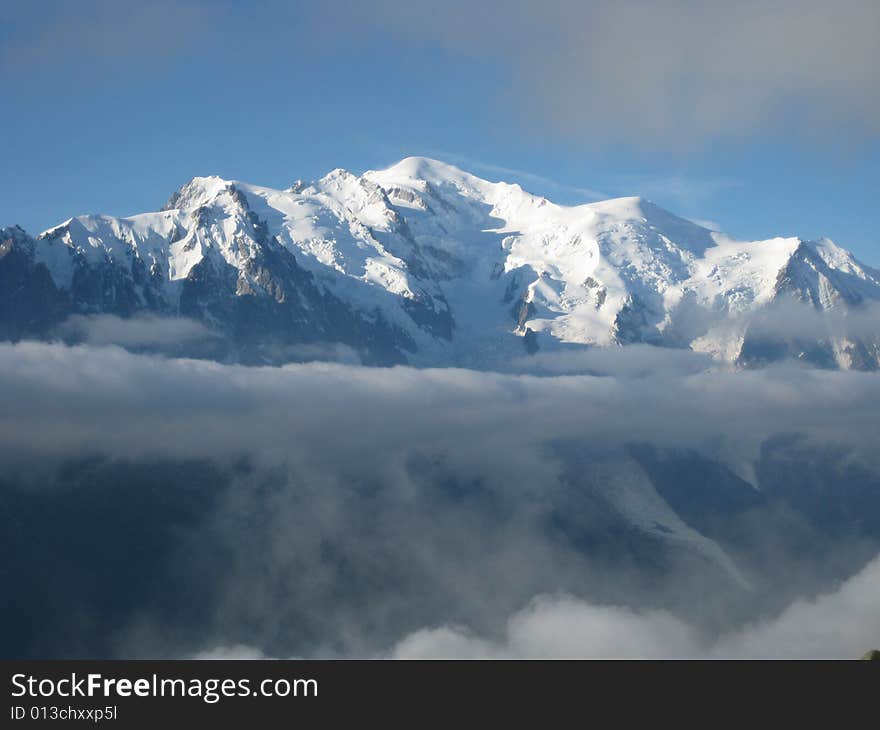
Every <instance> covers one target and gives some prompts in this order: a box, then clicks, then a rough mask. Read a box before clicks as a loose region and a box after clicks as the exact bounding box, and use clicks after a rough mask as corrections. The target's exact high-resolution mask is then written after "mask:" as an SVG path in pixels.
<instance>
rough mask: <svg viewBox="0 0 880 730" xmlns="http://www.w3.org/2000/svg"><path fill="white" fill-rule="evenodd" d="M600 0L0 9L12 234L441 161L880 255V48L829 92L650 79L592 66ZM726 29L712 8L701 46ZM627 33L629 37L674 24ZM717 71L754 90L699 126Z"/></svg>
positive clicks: (651, 52) (757, 83) (666, 74)
mask: <svg viewBox="0 0 880 730" xmlns="http://www.w3.org/2000/svg"><path fill="white" fill-rule="evenodd" d="M783 4H784V3H783ZM599 5H601V6H602V7H604V8H605V10H604V11H602V12H605V15H601V16H590V17H589V18H586V19H584V18H583V17H581V16H580V15H578V14H579V13H581V12H582V11H581V10H580V9H578V8H577V4H569V3H565V2H560V3H553V2H551V3H549V4H547V5H546V6H539V5H538V4H535V3H532V4H528V3H526V4H522V3H518V2H514V3H513V6H516V10H515V12H508V7H509V6H506V5H505V4H501V3H486V4H485V7H484V8H482V10H481V11H474V10H473V9H470V10H469V9H468V8H469V6H468V5H465V4H459V3H457V2H451V3H449V4H448V7H445V8H444V9H443V10H442V12H441V11H437V9H436V8H432V7H431V5H430V4H422V3H419V2H415V3H413V4H412V6H411V7H410V9H409V11H408V13H404V14H403V17H401V13H400V12H397V11H396V10H395V9H394V5H393V4H387V3H383V2H379V3H376V4H375V6H371V8H370V11H369V13H368V15H366V16H365V15H364V13H365V11H364V9H363V4H360V5H358V4H356V3H347V2H328V3H325V4H324V5H322V6H321V8H320V9H318V10H316V9H315V6H314V5H311V4H310V5H306V4H300V3H296V2H287V3H284V2H274V1H269V2H258V3H249V4H244V3H236V2H231V1H229V2H227V1H223V0H218V2H211V3H208V2H201V1H198V2H197V1H194V0H193V1H191V0H182V1H181V2H177V3H171V2H166V1H165V0H157V1H156V2H154V3H150V4H146V3H129V2H117V3H109V2H93V1H91V0H84V1H83V2H80V3H64V2H47V1H43V0H35V1H34V2H9V1H8V0H0V91H2V99H3V112H2V117H0V131H2V134H0V159H2V160H3V161H4V163H5V164H4V169H5V173H6V174H5V175H3V177H2V181H0V225H10V224H13V223H18V224H20V225H22V226H23V227H24V228H26V229H27V230H29V231H31V232H33V233H36V232H39V231H42V230H44V229H45V228H47V227H49V226H51V225H54V224H56V223H59V222H61V221H62V220H64V219H66V218H68V217H70V216H72V215H76V214H80V213H97V212H100V213H108V214H112V215H127V214H132V213H137V212H142V211H147V210H155V209H157V208H158V207H160V206H161V205H162V204H163V203H164V202H165V201H166V200H167V198H168V197H169V196H170V194H171V193H172V192H173V191H174V190H175V189H177V188H178V187H179V186H180V185H182V184H183V183H184V182H186V181H187V180H188V179H189V178H191V177H193V176H194V175H207V174H217V175H221V176H223V177H228V178H236V179H241V180H246V181H249V182H254V183H258V184H262V185H269V186H273V187H284V186H288V185H290V183H291V182H292V181H293V180H295V179H297V178H304V179H311V178H315V177H320V176H321V175H323V174H324V173H326V172H327V171H328V170H330V169H331V168H334V167H345V168H348V169H350V170H353V171H355V172H360V171H363V170H366V169H369V168H375V167H384V166H387V165H389V164H391V163H393V162H395V161H396V160H398V159H400V158H402V157H405V156H407V155H426V156H430V157H437V158H440V159H443V160H445V161H447V162H450V163H453V164H457V165H459V166H460V167H463V168H465V169H468V170H469V171H471V172H474V173H475V174H479V175H481V176H484V177H487V178H490V179H505V180H509V181H516V182H520V183H521V184H522V185H523V187H525V188H526V189H529V190H531V191H532V192H536V193H540V194H544V195H546V196H547V197H549V198H551V199H553V200H555V201H558V202H562V203H575V202H583V201H586V200H591V199H595V198H596V197H598V196H606V197H616V196H623V195H636V194H640V195H644V196H645V197H648V198H650V199H651V200H653V201H654V202H656V203H658V204H660V205H662V206H664V207H667V208H669V209H671V210H672V211H674V212H676V213H679V214H681V215H685V216H688V217H691V218H694V219H698V220H705V221H711V222H714V223H715V224H717V225H719V226H720V227H721V228H722V229H723V230H725V231H727V232H729V233H731V234H732V235H735V236H739V237H744V238H765V237H770V236H774V235H800V236H803V237H818V236H822V235H825V236H829V237H831V238H833V239H834V240H835V241H837V242H838V243H839V244H841V245H843V246H845V247H847V248H850V249H851V250H853V251H854V252H855V253H856V255H857V256H859V257H860V258H861V259H862V260H863V261H865V262H866V263H868V264H871V265H874V266H878V265H880V228H878V225H877V221H876V220H875V218H876V216H875V210H876V208H877V205H876V201H877V200H878V193H880V182H878V174H877V173H878V170H880V142H878V134H877V130H878V128H880V125H878V123H877V121H878V118H880V114H878V112H877V110H876V109H875V108H873V107H872V106H870V105H868V104H867V103H862V101H861V97H860V95H859V88H860V85H861V87H863V89H862V90H863V92H864V94H865V95H875V96H876V88H877V87H874V88H868V87H867V85H868V84H870V83H871V82H872V81H873V80H874V78H873V76H871V74H872V73H874V72H873V71H870V70H866V69H865V68H864V66H865V65H866V64H867V62H868V61H870V60H871V58H870V54H871V53H874V54H875V55H876V56H880V52H877V51H876V50H873V48H872V47H870V46H868V45H865V49H864V52H863V53H862V55H859V54H858V53H856V52H855V51H854V52H853V53H851V54H849V55H848V56H846V58H844V60H843V61H841V60H840V58H839V57H840V54H837V56H836V57H833V56H834V54H835V49H834V48H833V47H831V48H829V47H825V48H823V49H821V54H822V58H823V59H830V60H827V64H831V63H832V62H834V63H837V64H840V65H841V67H840V68H837V67H833V68H832V67H831V66H830V65H827V66H826V65H823V64H826V61H824V60H821V59H820V61H818V62H817V64H819V65H817V67H816V68H815V69H814V70H813V71H812V72H811V73H812V76H811V77H810V78H815V79H820V80H822V83H818V82H817V84H816V86H815V88H813V87H812V86H810V82H809V81H808V82H804V81H803V79H802V78H801V77H795V76H794V74H793V73H791V72H789V71H787V70H786V69H784V68H783V69H782V71H778V73H777V72H774V73H770V72H767V73H765V71H764V70H763V69H767V68H769V67H770V66H771V65H772V64H771V61H772V63H776V61H775V60H772V59H765V60H764V62H763V65H762V66H760V67H757V70H755V69H750V68H742V63H741V62H739V61H737V62H736V64H734V65H731V66H722V65H719V66H717V67H716V66H712V65H711V63H710V64H708V66H707V64H701V62H700V55H699V54H700V53H704V54H706V53H712V50H711V49H712V44H711V43H708V44H707V45H706V46H705V49H708V50H705V49H704V48H703V47H702V46H700V47H694V48H691V49H690V50H689V53H690V54H691V57H695V58H696V60H694V61H693V62H691V61H688V63H693V68H695V69H700V68H701V67H707V68H708V69H709V70H708V71H707V72H706V74H704V75H703V76H699V75H695V77H694V78H691V77H690V76H689V75H688V74H685V75H684V76H686V77H687V78H686V81H687V84H692V87H689V86H687V84H684V82H682V84H684V85H682V84H679V83H678V82H677V81H676V85H675V86H674V87H673V86H672V85H670V86H669V88H668V89H666V88H665V87H663V84H662V83H659V84H658V82H657V79H658V78H659V79H660V80H661V81H663V80H665V79H667V78H671V77H672V76H673V75H674V74H678V75H677V76H676V78H677V79H678V78H683V76H682V71H681V69H682V68H685V69H690V68H691V66H682V65H681V63H680V62H679V61H678V60H676V59H673V58H671V57H664V55H663V52H662V51H660V52H659V54H658V51H657V49H658V48H661V49H662V48H665V47H666V46H665V45H658V46H656V47H655V46H653V45H652V44H651V42H650V41H645V40H640V41H639V43H637V44H635V45H633V47H631V48H628V49H624V50H625V51H626V52H627V53H628V54H629V55H628V56H627V58H630V59H633V58H635V60H636V61H635V62H633V63H632V64H630V65H631V66H632V69H629V68H628V65H627V64H628V62H626V60H625V59H624V60H623V61H622V60H621V57H620V56H618V54H616V53H608V52H603V51H601V49H599V50H594V51H591V53H594V54H599V53H604V55H594V56H591V57H584V56H583V55H579V54H583V53H584V51H581V50H580V49H581V48H582V47H583V45H584V44H588V45H589V41H590V39H591V37H590V35H589V34H590V33H591V32H594V31H591V30H590V28H595V27H596V26H597V25H601V24H602V23H603V22H606V21H607V22H608V23H612V21H613V22H614V23H616V24H617V25H613V27H618V26H619V25H620V20H619V18H616V17H615V18H612V20H608V17H610V16H609V15H608V14H609V13H611V12H612V11H611V10H610V9H609V8H610V6H606V5H605V4H603V3H599V4H597V6H599ZM657 5H663V3H655V4H654V5H652V6H651V7H652V8H653V7H656V6H657ZM743 5H748V3H744V4H743ZM843 5H844V6H846V5H847V4H846V3H844V4H843ZM542 7H543V8H544V10H541V8H542ZM633 7H634V10H633V12H634V13H636V11H638V10H640V9H641V10H642V11H643V12H648V11H647V10H645V8H647V7H648V6H646V5H644V4H640V3H638V2H634V3H633ZM693 7H694V6H693V5H691V4H689V3H687V2H685V1H684V0H683V2H671V3H669V7H668V8H667V10H668V12H669V13H673V12H677V13H679V16H678V17H682V18H687V17H690V16H687V15H686V14H685V15H682V13H683V12H684V11H687V10H688V9H693ZM793 7H794V6H793ZM817 7H819V6H817ZM547 8H549V9H547ZM600 10H601V8H600ZM483 11H485V12H483ZM594 12H599V11H598V10H596V11H594ZM652 12H653V10H652ZM719 12H721V11H719ZM840 12H843V13H844V14H845V13H846V12H850V13H851V14H852V18H851V21H852V26H853V28H856V26H860V25H861V24H863V23H865V22H867V21H869V20H871V19H873V18H874V17H875V15H876V14H874V15H872V14H871V13H872V12H873V11H872V9H871V4H870V3H856V2H854V3H852V7H851V8H848V7H844V8H843V9H842V10H841V11H840ZM536 13H537V14H536ZM859 13H862V14H864V13H867V15H866V16H862V15H859ZM511 16H515V17H513V19H511ZM632 17H636V18H639V17H641V16H640V15H638V14H637V13H636V14H635V15H633V16H632ZM664 17H665V16H664ZM792 17H794V16H792ZM551 20H552V22H551ZM575 20H577V21H579V24H575V22H574V21H575ZM722 20H725V19H724V18H720V19H713V18H711V17H707V16H704V15H703V16H700V17H696V18H695V19H694V20H693V23H694V24H695V25H693V27H692V28H691V30H690V31H689V35H688V36H687V37H690V36H692V35H693V32H692V31H693V30H694V28H695V29H697V30H702V29H703V28H705V29H706V30H707V32H708V31H710V30H711V29H712V28H714V27H716V23H720V22H721V21H722ZM588 21H589V22H588ZM725 22H726V21H725ZM778 22H779V23H780V25H779V29H780V31H784V30H785V28H786V22H787V21H786V19H785V17H782V18H780V19H778ZM627 23H628V25H627V30H626V33H625V36H624V37H627V38H629V37H631V35H632V34H633V33H634V32H636V31H639V32H647V30H646V29H648V26H651V25H653V26H656V22H652V21H651V19H650V18H646V19H645V23H644V26H645V27H644V28H643V27H642V23H641V22H640V21H638V20H636V21H632V20H631V19H628V20H627ZM728 25H729V23H728ZM820 25H821V18H819V20H817V28H816V29H815V30H816V33H817V34H818V35H817V37H819V38H821V37H822V36H821V34H822V32H823V30H822V28H821V27H818V26H820ZM569 26H572V27H574V29H573V30H572V29H571V28H570V27H569ZM609 27H612V26H609ZM718 27H721V26H720V25H719V26H718ZM725 27H726V26H725ZM743 27H744V28H745V30H744V31H743V32H744V33H745V32H748V33H750V34H751V35H752V36H753V35H754V33H755V32H754V30H750V28H752V26H748V24H746V23H743ZM754 27H764V25H755V26H754ZM847 27H849V26H847ZM634 29H635V30H634ZM658 32H659V33H662V32H663V31H662V29H660V30H658ZM668 32H673V31H668ZM801 32H802V33H803V34H809V33H810V32H812V30H811V28H804V29H802V30H801ZM853 32H854V33H855V32H856V31H855V30H854V31H853ZM860 37H861V36H858V35H857V36H856V37H854V39H853V37H850V38H848V39H845V40H846V42H847V43H848V44H849V45H850V46H857V44H858V43H859V42H860ZM780 38H781V40H779V42H780V43H782V44H783V45H784V44H785V43H787V42H788V43H791V44H794V43H795V42H796V39H794V38H791V39H788V40H786V37H785V36H784V35H783V36H780ZM831 40H833V39H831V37H830V36H829V42H830V41H831ZM736 42H738V39H736V38H733V39H732V40H731V43H732V44H734V43H736ZM596 45H597V44H596V43H593V44H592V45H590V47H591V48H595V46H596ZM679 45H681V44H680V43H679ZM617 47H619V46H617ZM767 47H768V48H770V47H771V46H770V44H768V46H767ZM560 49H563V50H560ZM642 49H645V57H644V58H643V59H639V57H638V56H639V53H640V52H641V50H642ZM856 50H858V48H857V49H856ZM845 55H846V54H845ZM785 57H786V56H785V55H780V58H785ZM809 58H812V56H809ZM876 60H878V61H880V59H876ZM664 63H667V64H668V66H667V68H665V69H664V68H662V66H663V64H664ZM779 63H781V64H782V65H783V66H784V64H785V61H784V60H783V61H779ZM798 63H799V64H800V65H803V62H802V61H798ZM639 64H641V65H639ZM846 64H849V65H846ZM878 65H880V63H878ZM653 66H659V67H660V68H659V69H656V70H653V71H651V72H652V73H654V72H655V73H657V74H662V75H659V76H657V77H656V78H655V79H653V80H650V84H648V82H647V81H645V73H648V71H646V70H645V69H646V68H648V67H653ZM599 67H601V75H600V74H599V72H598V71H594V69H596V68H599ZM618 67H621V68H622V70H620V71H616V70H615V69H617V68H618ZM774 68H777V66H774ZM777 70H778V69H777ZM609 74H617V75H615V76H613V84H612V83H611V82H609V81H608V75H609ZM718 79H722V80H723V81H724V83H726V84H729V86H730V88H731V89H738V91H731V93H730V97H731V110H729V111H728V110H724V109H721V110H719V111H718V113H717V114H715V112H714V111H713V113H711V114H703V113H702V112H700V111H699V110H701V109H702V110H705V109H706V108H711V109H713V110H715V109H717V108H718V102H717V98H723V99H726V98H727V96H726V95H725V94H723V93H721V94H720V96H718V97H717V98H716V96H715V94H716V92H718V89H719V83H720V82H719V81H718ZM768 79H769V80H768ZM792 79H794V81H792ZM841 79H845V80H850V79H852V88H849V86H848V85H847V84H848V81H847V82H846V83H844V82H842V81H841ZM762 84H763V85H764V86H762ZM789 85H790V86H791V88H789ZM658 87H661V88H659V90H658ZM756 87H757V88H758V89H759V90H760V92H761V93H760V95H758V94H757V92H754V93H753V91H751V90H753V89H755V88H756ZM765 87H766V88H765ZM691 88H693V94H691V91H690V89H691ZM646 89H647V91H646ZM722 92H723V89H722ZM789 92H791V93H789ZM737 95H739V96H737ZM670 96H674V98H672V99H670V98H669V97H670ZM777 99H783V101H781V102H779V103H777V101H776V100H777ZM667 101H668V102H669V103H668V105H667ZM642 103H643V106H639V104H642ZM713 104H714V106H712V105H713ZM691 108H692V109H693V110H694V113H693V114H690V113H689V110H690V109H691ZM826 109H832V110H833V111H834V113H833V114H830V113H829V114H826V113H825V110H826ZM738 110H751V111H749V112H748V114H745V113H743V114H742V115H740V112H739V111H738ZM740 116H742V124H741V125H740V126H737V125H738V123H739V122H738V118H739V117H740ZM652 119H653V120H656V124H654V123H652V121H651V120H652ZM690 120H695V121H694V123H693V124H692V125H691V124H690ZM804 120H807V121H808V122H809V124H806V123H802V122H803V121H804ZM814 122H815V123H814Z"/></svg>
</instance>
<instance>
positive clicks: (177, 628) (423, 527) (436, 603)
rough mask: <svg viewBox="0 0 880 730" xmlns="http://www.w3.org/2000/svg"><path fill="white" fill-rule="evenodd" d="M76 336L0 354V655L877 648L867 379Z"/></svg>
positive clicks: (877, 492) (632, 360)
mask: <svg viewBox="0 0 880 730" xmlns="http://www.w3.org/2000/svg"><path fill="white" fill-rule="evenodd" d="M84 339H86V341H87V342H90V343H92V344H81V345H76V346H69V345H63V344H58V343H55V344H49V343H39V342H29V341H25V342H19V343H17V344H9V343H6V344H0V396H2V401H3V408H2V410H0V464H2V472H0V489H2V493H3V495H4V500H3V509H2V510H0V521H2V528H3V529H2V531H0V534H2V548H3V554H4V556H6V557H5V558H4V560H3V564H2V565H0V570H2V573H3V580H4V583H5V584H6V585H11V586H15V588H14V590H12V591H11V592H10V600H9V601H6V602H5V604H4V607H3V609H2V612H3V621H4V624H5V625H6V627H7V631H6V632H5V634H6V636H7V639H5V640H4V644H5V647H4V654H6V655H7V656H21V657H39V656H77V657H96V656H102V657H111V656H116V657H121V656H124V657H143V658H146V657H183V656H280V657H287V656H303V657H369V656H401V657H415V656H419V657H427V656H466V657H490V656H502V657H512V656H523V657H538V656H585V657H590V656H634V657H656V656H713V657H714V656H778V657H794V656H822V657H826V656H827V657H838V656H839V657H852V656H857V655H860V654H861V653H863V652H864V651H866V650H867V649H869V648H871V647H872V646H873V645H874V644H876V643H877V641H878V639H877V637H878V634H880V623H878V618H877V616H878V615H880V610H878V609H880V590H878V589H877V585H878V580H877V574H878V564H877V561H876V556H877V555H878V553H880V463H878V459H880V456H878V453H877V449H876V445H877V416H876V414H877V412H878V406H880V377H878V375H877V374H876V373H863V372H853V371H851V372H845V371H827V370H818V369H809V368H805V367H800V366H797V365H793V364H781V365H775V366H772V367H768V368H765V369H761V370H750V371H735V370H733V369H729V368H722V367H718V366H715V365H713V364H712V363H710V362H708V361H706V360H705V359H703V358H701V357H700V356H697V355H693V354H692V353H688V352H686V351H670V350H660V349H658V348H651V347H648V346H633V347H623V348H615V349H610V350H602V351H590V350H585V351H584V352H583V353H581V354H579V355H577V356H572V355H571V354H564V353H560V355H559V356H558V357H555V356H553V355H551V354H546V355H545V354H541V355H540V356H539V357H538V358H535V359H526V358H524V359H523V360H522V361H514V362H511V363H510V366H509V368H508V369H509V372H504V373H502V372H479V371H473V370H464V369H453V368H447V369H416V368H410V367H404V366H398V367H393V368H369V367H363V366H360V365H353V364H345V363H338V362H313V363H305V364H290V365H285V366H282V367H245V366H240V365H225V364H219V363H216V362H212V361H207V360H193V359H177V358H171V357H160V356H158V355H149V354H135V353H132V352H128V351H126V350H123V349H121V348H119V347H117V346H113V345H106V346H105V345H103V344H100V343H101V340H99V339H98V338H97V336H93V337H89V338H84ZM153 339H155V336H154V335H153V334H152V332H151V333H150V341H152V340H153ZM554 358H555V359H554Z"/></svg>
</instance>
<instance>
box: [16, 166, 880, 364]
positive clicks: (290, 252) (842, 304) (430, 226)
mask: <svg viewBox="0 0 880 730" xmlns="http://www.w3.org/2000/svg"><path fill="white" fill-rule="evenodd" d="M878 303H880V271H877V270H875V269H872V268H870V267H868V266H866V265H864V264H862V263H860V262H859V261H858V260H856V259H855V258H854V257H853V255H852V254H851V253H849V252H848V251H846V250H844V249H843V248H841V247H839V246H837V245H836V244H835V243H833V242H832V241H830V240H827V239H820V240H815V241H810V240H803V239H800V238H797V237H788V238H772V239H768V240H763V241H740V240H735V239H734V238H731V237H730V236H727V235H725V234H723V233H719V232H716V231H712V230H709V229H707V228H704V227H702V226H700V225H698V224H696V223H694V222H692V221H689V220H687V219H685V218H681V217H678V216H676V215H674V214H673V213H670V212H668V211H666V210H664V209H662V208H660V207H658V206H657V205H655V204H653V203H651V202H649V201H647V200H645V199H642V198H637V197H631V198H617V199H613V200H606V201H602V202H596V203H588V204H583V205H576V206H563V205H558V204H555V203H553V202H551V201H550V200H548V199H547V198H544V197H541V196H538V195H533V194H531V193H528V192H526V191H525V190H523V189H522V188H521V187H520V186H519V185H517V184H508V183H504V182H489V181H487V180H484V179H481V178H479V177H476V176H474V175H471V174H469V173H467V172H464V171H462V170H460V169H458V168H456V167H453V166H451V165H448V164H445V163H443V162H439V161H436V160H431V159H427V158H421V157H409V158H406V159H404V160H402V161H400V162H398V163H397V164H395V165H392V166H391V167H389V168H387V169H384V170H373V171H368V172H365V173H364V174H362V175H355V174H353V173H351V172H348V171H346V170H343V169H335V170H333V171H331V172H330V173H328V174H327V175H325V176H324V177H322V178H321V179H320V180H317V181H312V182H305V181H301V180H297V181H296V182H294V183H293V184H292V185H291V186H290V187H289V188H287V189H285V190H276V189H272V188H267V187H260V186H257V185H251V184H247V183H243V182H239V181H231V180H224V179H221V178H219V177H196V178H193V179H192V180H191V181H189V182H188V183H186V184H185V185H184V186H183V187H182V188H180V189H179V190H178V191H177V192H175V193H174V194H173V195H172V196H171V198H170V200H169V201H168V202H167V204H166V205H165V206H164V207H162V208H161V210H159V211H157V212H151V213H143V214H140V215H133V216H130V217H121V218H117V217H111V216H106V215H83V216H78V217H75V218H71V219H69V220H67V221H64V222H63V223H61V224H59V225H57V226H55V227H53V228H50V229H48V230H47V231H45V232H43V233H41V234H40V235H38V236H36V237H32V236H30V235H29V234H28V233H26V232H25V231H24V230H22V229H21V228H19V227H17V226H13V227H11V228H4V229H2V230H0V338H2V339H10V340H19V339H23V338H49V339H51V338H54V337H57V336H58V333H59V331H63V330H61V329H59V328H63V323H64V322H65V321H66V320H68V319H69V318H70V317H71V316H91V315H115V316H117V317H121V318H125V319H128V318H138V317H157V318H158V317H161V318H169V317H170V318H179V317H184V318H188V319H191V320H196V321H197V322H199V323H201V325H203V326H204V330H205V332H206V333H208V338H209V340H210V343H211V344H210V348H212V349H211V353H212V356H214V357H217V358H218V359H223V360H227V361H236V362H244V363H251V364H261V363H280V362H288V361H295V360H302V359H309V357H312V356H314V353H319V352H321V351H322V349H324V348H328V347H333V348H336V351H337V352H338V351H339V348H343V349H344V350H345V351H346V352H350V353H351V354H352V355H353V356H354V357H356V358H357V359H359V360H360V361H362V362H364V363H367V364H378V365H389V364H395V363H409V364H413V365H417V366H426V365H431V366H433V365H456V366H464V367H473V368H494V367H498V366H499V365H501V364H503V363H505V362H507V361H509V360H510V359H511V358H516V357H523V356H524V355H525V354H527V353H535V352H538V351H543V352H554V351H560V350H571V349H579V348H583V347H584V346H602V347H605V346H616V345H626V344H632V343H647V344H652V345H658V346H663V347H672V348H686V349H691V350H695V351H698V352H703V353H707V354H708V355H711V357H712V358H714V359H716V360H718V361H720V362H723V363H730V364H733V365H735V366H738V367H751V366H755V365H760V364H762V363H766V362H772V361H777V360H781V359H787V358H797V359H800V360H804V361H807V362H810V363H812V364H814V365H818V366H821V367H829V368H844V369H862V370H875V369H877V368H878V367H880V325H878V319H880V318H878V317H877V316H876V315H877V312H878V309H877V307H878ZM310 353H311V354H310Z"/></svg>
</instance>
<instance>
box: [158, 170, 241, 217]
mask: <svg viewBox="0 0 880 730" xmlns="http://www.w3.org/2000/svg"><path fill="white" fill-rule="evenodd" d="M232 182H233V181H232V180H224V179H223V178H222V177H220V176H218V175H207V176H204V177H200V176H196V177H194V178H192V179H190V180H189V182H187V183H186V184H184V185H183V186H182V187H181V188H180V189H179V190H176V191H175V192H174V193H172V194H171V197H170V198H168V202H167V203H165V205H163V206H162V208H161V210H178V209H181V210H182V209H187V208H197V207H198V206H200V205H204V204H205V203H207V202H208V201H209V200H212V199H213V198H215V197H217V195H219V194H220V193H221V192H222V191H223V190H225V189H226V188H228V187H229V185H231V184H232Z"/></svg>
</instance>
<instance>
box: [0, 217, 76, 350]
mask: <svg viewBox="0 0 880 730" xmlns="http://www.w3.org/2000/svg"><path fill="white" fill-rule="evenodd" d="M33 246H34V241H33V239H32V238H30V236H28V235H27V234H26V233H25V232H24V231H23V230H22V229H21V228H18V227H14V228H4V229H2V230H0V339H6V340H13V341H15V340H20V339H22V338H23V337H28V336H37V337H39V336H43V335H45V334H46V333H47V332H49V330H51V328H52V327H54V326H55V325H56V324H57V323H58V322H60V321H61V320H62V319H63V318H64V317H65V316H66V315H67V313H68V311H69V309H70V303H69V300H68V297H67V296H66V295H65V293H64V292H62V291H59V290H58V288H57V287H56V286H55V284H54V282H53V281H52V277H51V275H50V274H49V270H48V269H47V268H46V267H45V266H44V265H43V264H36V263H34V260H33V251H34V249H33Z"/></svg>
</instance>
